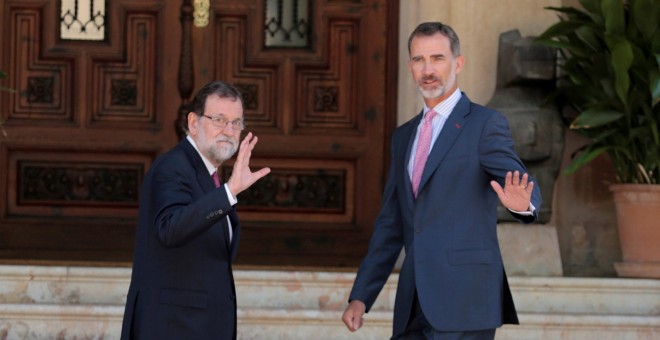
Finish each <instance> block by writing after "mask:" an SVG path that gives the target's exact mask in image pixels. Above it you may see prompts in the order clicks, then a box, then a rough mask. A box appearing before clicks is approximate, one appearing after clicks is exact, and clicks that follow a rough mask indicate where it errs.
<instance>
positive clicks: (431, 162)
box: [411, 94, 470, 192]
mask: <svg viewBox="0 0 660 340" xmlns="http://www.w3.org/2000/svg"><path fill="white" fill-rule="evenodd" d="M469 112H470V100H469V99H468V98H467V96H466V95H465V94H463V95H462V96H461V99H460V100H459V101H458V103H456V106H455V107H454V110H452V112H451V114H449V117H447V121H445V125H444V126H443V127H442V130H441V131H440V134H439V135H438V138H437V139H436V141H435V143H433V146H432V148H431V153H430V154H429V158H428V159H427V160H426V166H425V167H424V172H423V173H422V179H421V181H420V182H419V191H422V188H424V184H426V182H428V180H429V178H430V177H431V175H432V174H433V172H434V171H435V169H437V168H438V166H439V165H440V163H441V162H442V159H443V158H445V156H446V155H447V153H448V152H449V150H450V149H451V146H452V145H453V144H454V142H455V141H456V138H457V137H458V135H459V134H460V133H461V131H462V130H463V127H464V126H465V117H466V116H467V114H468V113H469ZM411 192H412V189H411Z"/></svg>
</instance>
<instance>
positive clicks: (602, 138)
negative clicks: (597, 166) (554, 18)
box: [538, 0, 660, 278]
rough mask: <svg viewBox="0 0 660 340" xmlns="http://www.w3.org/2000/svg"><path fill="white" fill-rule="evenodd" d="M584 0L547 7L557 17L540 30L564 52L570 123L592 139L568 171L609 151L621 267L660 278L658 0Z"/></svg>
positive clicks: (625, 272) (563, 91) (563, 90)
mask: <svg viewBox="0 0 660 340" xmlns="http://www.w3.org/2000/svg"><path fill="white" fill-rule="evenodd" d="M579 2H580V4H581V7H582V8H581V9H578V8H573V7H547V9H549V10H553V11H556V12H558V13H559V14H560V21H559V22H558V23H556V24H554V25H552V26H550V27H549V28H548V29H547V30H546V31H545V32H544V33H543V34H542V35H540V36H539V37H538V41H539V42H541V43H543V44H546V45H548V46H552V47H555V48H557V49H558V50H559V51H560V54H561V59H562V61H561V63H560V71H561V73H560V74H561V75H562V77H561V79H562V80H561V81H560V82H559V83H558V85H557V87H558V93H557V95H558V98H562V99H564V100H566V103H567V104H568V105H570V106H571V107H572V108H573V109H574V110H575V112H577V115H576V116H575V117H574V118H572V119H571V121H570V129H572V130H574V131H576V132H577V133H579V134H581V135H583V136H585V137H587V138H588V140H589V141H590V142H589V143H588V144H587V145H586V146H585V147H584V148H582V149H581V150H579V153H578V154H577V155H576V157H574V158H573V160H572V162H571V164H570V165H569V166H568V167H567V168H566V171H565V172H566V173H572V172H574V171H576V170H577V169H579V168H580V167H581V166H583V165H585V164H587V163H589V162H590V161H591V160H593V159H594V158H596V157H598V156H599V155H601V154H607V155H609V157H610V158H611V160H612V163H613V165H614V171H615V174H616V178H617V180H618V183H617V184H613V185H611V186H610V190H611V191H612V192H613V194H614V201H615V204H616V206H617V222H618V227H619V237H620V240H621V248H622V253H623V260H624V261H623V262H622V263H617V264H615V268H616V270H617V273H618V275H620V276H634V277H657V278H660V128H659V123H660V104H659V102H660V99H659V98H660V26H659V25H658V23H659V22H660V6H658V5H657V0H579ZM630 209H632V210H630ZM647 212H648V214H650V215H648V214H647ZM631 218H632V219H635V220H633V221H630V220H629V219H631ZM631 228H632V229H634V230H630V229H631ZM638 232H644V233H647V234H642V235H639V234H637V233H638ZM640 242H641V243H640Z"/></svg>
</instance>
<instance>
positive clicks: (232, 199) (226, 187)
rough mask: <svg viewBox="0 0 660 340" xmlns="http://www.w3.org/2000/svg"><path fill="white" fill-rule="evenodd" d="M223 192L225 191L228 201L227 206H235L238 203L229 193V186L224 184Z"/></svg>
mask: <svg viewBox="0 0 660 340" xmlns="http://www.w3.org/2000/svg"><path fill="white" fill-rule="evenodd" d="M225 191H227V198H228V199H229V204H231V205H235V204H236V203H238V200H237V199H236V197H234V195H233V194H232V193H231V191H229V186H228V185H227V183H225Z"/></svg>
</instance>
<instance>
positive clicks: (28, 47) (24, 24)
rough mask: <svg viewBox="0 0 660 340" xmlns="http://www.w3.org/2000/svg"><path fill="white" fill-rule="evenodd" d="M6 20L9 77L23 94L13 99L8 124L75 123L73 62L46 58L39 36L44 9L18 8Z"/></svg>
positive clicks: (12, 97) (13, 85)
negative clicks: (71, 97) (44, 121)
mask: <svg viewBox="0 0 660 340" xmlns="http://www.w3.org/2000/svg"><path fill="white" fill-rule="evenodd" d="M6 17H8V18H9V26H8V28H9V30H10V31H9V34H8V36H9V39H8V41H7V42H6V43H5V45H4V46H6V48H7V51H9V53H10V54H9V70H10V72H9V76H10V77H11V78H12V79H11V84H12V85H11V86H12V87H14V88H16V89H17V91H18V92H19V93H20V94H21V95H18V96H10V97H9V105H8V108H9V112H8V117H7V121H8V122H12V123H18V122H26V123H27V122H30V121H32V122H34V121H40V120H49V121H64V122H68V123H71V122H72V121H73V119H74V116H73V113H74V110H73V106H72V102H71V101H70V93H72V92H73V86H72V83H71V79H72V74H71V70H72V69H73V61H72V60H71V59H66V58H61V57H60V58H53V57H50V56H45V55H44V53H43V52H44V51H43V50H42V46H43V43H42V41H41V39H42V37H41V34H39V32H40V29H41V24H40V23H41V20H42V17H43V8H39V7H27V6H26V7H23V8H20V9H18V8H15V9H12V10H10V11H9V13H8V15H7V16H6ZM9 70H8V71H9Z"/></svg>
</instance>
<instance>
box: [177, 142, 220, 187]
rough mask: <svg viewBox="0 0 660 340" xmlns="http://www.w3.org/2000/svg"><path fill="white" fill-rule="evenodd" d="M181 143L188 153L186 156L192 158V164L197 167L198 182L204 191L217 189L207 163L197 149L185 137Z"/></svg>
mask: <svg viewBox="0 0 660 340" xmlns="http://www.w3.org/2000/svg"><path fill="white" fill-rule="evenodd" d="M179 145H181V147H182V148H183V151H184V152H185V153H186V156H187V157H188V159H189V160H190V164H192V166H193V168H195V171H196V172H197V182H198V183H199V186H200V187H202V190H203V191H204V193H207V192H209V191H211V190H213V189H215V183H213V178H212V177H211V175H209V172H208V170H207V169H206V165H204V161H203V160H202V157H201V156H200V155H199V153H198V152H197V150H195V148H194V147H193V146H192V144H190V142H189V141H188V140H187V139H185V138H184V139H183V140H182V141H181V142H180V143H179Z"/></svg>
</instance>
